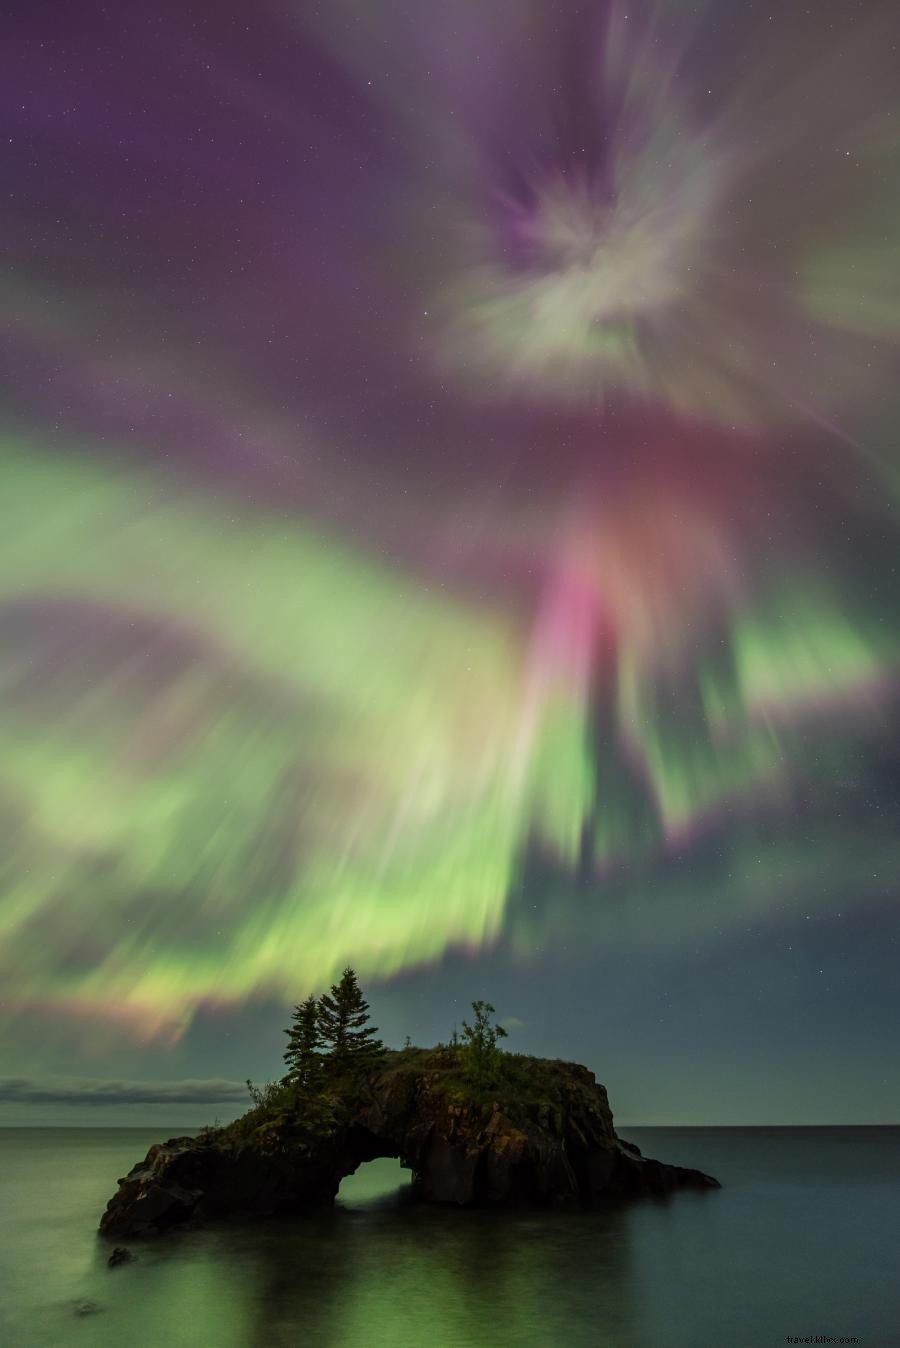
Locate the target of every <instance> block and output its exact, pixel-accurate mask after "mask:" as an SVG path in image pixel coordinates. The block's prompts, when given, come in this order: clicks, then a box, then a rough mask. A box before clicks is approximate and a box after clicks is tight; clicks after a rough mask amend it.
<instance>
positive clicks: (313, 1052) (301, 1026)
mask: <svg viewBox="0 0 900 1348" xmlns="http://www.w3.org/2000/svg"><path fill="white" fill-rule="evenodd" d="M291 1021H292V1024H291V1026H290V1028H289V1029H287V1030H285V1034H286V1035H287V1037H288V1046H287V1048H286V1049H285V1051H284V1061H285V1062H286V1063H287V1068H288V1078H289V1080H291V1081H292V1082H294V1084H295V1085H297V1086H299V1087H301V1089H306V1088H307V1087H310V1086H312V1085H313V1084H314V1083H315V1081H316V1080H317V1078H318V1076H319V1073H320V1071H321V1066H322V1056H321V1053H320V1052H319V1050H320V1049H321V1047H322V1030H321V1028H320V1024H319V1003H318V1000H317V999H316V998H315V997H313V996H312V995H310V996H309V997H307V999H306V1001H305V1002H302V1003H301V1004H300V1005H299V1006H295V1007H294V1014H293V1015H292V1017H291Z"/></svg>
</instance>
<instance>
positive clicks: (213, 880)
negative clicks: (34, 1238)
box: [0, 0, 900, 1124]
mask: <svg viewBox="0 0 900 1348" xmlns="http://www.w3.org/2000/svg"><path fill="white" fill-rule="evenodd" d="M0 15H2V21H0V28H2V45H3V51H4V55H5V61H4V78H3V81H2V84H0V99H2V108H3V125H2V135H0V156H2V178H0V192H2V201H3V211H2V217H0V239H2V259H0V303H2V327H0V331H2V360H0V380H2V388H0V481H2V492H0V512H2V519H0V828H2V838H3V847H2V854H0V868H2V885H0V1077H2V1078H3V1080H2V1081H0V1122H36V1123H48V1122H55V1123H66V1122H72V1123H83V1122H102V1123H116V1122H122V1121H130V1122H144V1121H150V1122H155V1121H160V1122H161V1123H166V1124H168V1123H183V1124H190V1123H197V1124H199V1123H202V1122H206V1121H211V1119H212V1118H213V1117H214V1116H215V1115H218V1116H219V1117H220V1118H222V1119H225V1118H228V1117H231V1116H232V1115H234V1114H235V1113H236V1112H238V1111H239V1110H241V1109H242V1108H243V1106H244V1102H245V1101H246V1089H245V1087H244V1086H243V1085H241V1084H240V1083H242V1082H243V1081H244V1079H245V1078H246V1077H248V1076H250V1077H252V1078H253V1079H254V1080H257V1081H259V1080H265V1079H266V1078H269V1077H273V1076H275V1075H278V1074H280V1071H281V1070H283V1069H282V1066H281V1062H280V1055H281V1050H282V1045H283V1043H284V1040H283V1038H282V1035H281V1028H282V1026H283V1025H285V1024H286V1023H287V1019H288V1016H289V1012H290V1007H291V1005H292V1004H293V1003H295V1002H297V1001H299V1000H301V999H302V998H303V997H305V996H306V994H307V993H309V992H310V991H319V990H321V989H323V988H324V987H326V986H327V985H328V984H329V983H331V982H332V981H333V980H334V979H335V978H336V977H337V976H338V975H339V974H340V971H341V969H342V968H343V967H344V965H345V964H347V963H348V962H349V963H351V964H352V965H353V966H354V967H355V968H356V969H357V970H358V971H359V974H360V977H361V980H362V983H363V986H364V989H365V990H366V992H367V993H368V996H369V999H370V1002H371V1004H372V1008H373V1011H374V1013H375V1019H376V1022H377V1023H378V1024H379V1025H380V1027H381V1029H382V1031H383V1033H384V1037H385V1038H386V1040H387V1041H388V1042H389V1043H392V1044H395V1045H398V1046H399V1045H400V1044H401V1043H402V1042H403V1039H404V1037H405V1035H406V1034H407V1033H409V1034H410V1035H411V1036H412V1038H413V1040H414V1041H416V1042H421V1043H432V1042H434V1041H435V1040H437V1039H446V1038H448V1037H449V1035H450V1033H451V1031H452V1029H453V1026H454V1023H456V1024H459V1023H460V1022H461V1020H462V1018H463V1016H464V1015H465V1014H466V1010H467V1006H468V1003H469V1001H470V1000H471V999H472V998H473V997H487V998H488V999H489V1000H490V1001H492V1002H493V1003H494V1004H495V1005H496V1007H497V1010H498V1012H499V1014H500V1018H501V1019H502V1020H504V1021H505V1023H506V1024H507V1025H508V1027H509V1028H510V1040H509V1046H510V1047H511V1048H514V1049H516V1050H520V1051H526V1052H536V1053H541V1054H547V1055H550V1056H560V1057H564V1058H571V1059H575V1060H580V1061H583V1062H586V1063H587V1064H588V1065H589V1066H590V1067H591V1068H592V1069H593V1070H594V1071H596V1073H597V1075H598V1077H599V1078H600V1079H601V1080H602V1081H604V1082H605V1083H606V1084H607V1086H608V1087H609V1090H610V1096H611V1101H612V1105H613V1109H614V1111H615V1113H616V1118H617V1120H618V1121H620V1122H622V1123H626V1124H627V1123H633V1124H640V1123H647V1124H650V1123H654V1124H665V1123H744V1122H745V1123H769V1122H774V1123H781V1122H783V1123H843V1122H848V1123H850V1122H859V1123H879V1122H892V1121H893V1122H896V1121H897V1120H898V1119H900V1080H898V1074H897V1072H896V1062H897V1049H898V1043H900V1014H898V995H897V964H898V956H900V939H898V938H900V914H898V905H897V888H898V882H897V877H898V871H900V867H898V861H900V829H898V804H900V743H898V735H897V726H898V718H897V706H898V670H900V584H898V573H897V558H898V504H900V453H898V442H900V74H898V71H900V52H898V45H900V44H898V38H900V16H898V13H897V6H896V4H895V0H884V2H883V3H882V2H881V0H868V2H867V3H855V2H854V0H814V3H810V4H809V5H804V4H800V3H794V0H787V2H786V0H769V3H766V4H760V3H758V2H756V3H755V2H754V0H740V2H738V0H714V2H713V0H709V2H708V3H706V4H702V3H690V2H689V0H659V2H658V3H655V4H654V3H652V0H621V3H620V2H619V0H552V3H551V0H442V3H440V4H438V3H434V4H424V3H422V0H324V2H323V3H321V4H320V3H317V2H315V0H293V3H287V2H286V0H257V3H254V4H250V3H243V4H238V3H222V2H221V0H204V3H195V2H193V0H178V2H177V3H175V2H174V0H173V2H172V3H153V4H150V3H147V0H129V2H128V3H127V4H124V3H112V2H110V3H108V4H101V3H96V2H95V0H79V3H77V4H74V5H63V4H61V3H59V0H17V2H16V3H12V4H5V5H2V6H0ZM234 1083H237V1084H234Z"/></svg>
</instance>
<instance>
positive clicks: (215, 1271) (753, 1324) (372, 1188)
mask: <svg viewBox="0 0 900 1348" xmlns="http://www.w3.org/2000/svg"><path fill="white" fill-rule="evenodd" d="M179 1131H180V1130H179V1129H178V1128H177V1127H176V1128H173V1129H171V1130H165V1129H163V1130H160V1129H159V1128H154V1129H153V1130H152V1132H144V1131H142V1130H138V1129H124V1128H123V1129H99V1128H79V1129H36V1128H33V1129H25V1128H21V1129H19V1128H7V1129H0V1345H2V1348H75V1346H76V1345H84V1348H107V1346H108V1348H122V1346H123V1345H124V1346H125V1348H206V1346H207V1345H208V1346H209V1348H245V1345H250V1346H251V1348H295V1345H296V1346H299V1345H303V1348H350V1346H351V1345H352V1348H423V1346H424V1348H556V1346H557V1345H559V1348H598V1346H601V1345H611V1348H713V1346H714V1345H723V1346H724V1345H728V1348H757V1346H758V1348H768V1345H776V1344H784V1343H786V1342H787V1336H788V1335H798V1336H801V1335H810V1336H815V1335H826V1336H832V1335H833V1336H834V1342H839V1341H840V1340H841V1336H844V1338H847V1339H849V1338H850V1336H855V1337H856V1340H858V1342H859V1344H860V1345H863V1348H888V1346H890V1348H896V1345H898V1344H900V1292H898V1287H900V1282H898V1275H900V1129H898V1128H784V1129H780V1128H754V1129H735V1128H725V1129H699V1128H671V1129H641V1128H633V1129H623V1130H622V1133H623V1136H624V1137H626V1138H628V1139H629V1140H631V1141H634V1142H636V1143H637V1144H638V1146H640V1147H641V1148H642V1150H644V1151H645V1152H646V1153H648V1154H650V1155H653V1156H658V1157H659V1158H660V1159H661V1160H665V1161H672V1162H680V1163H682V1164H686V1165H695V1166H698V1167H700V1168H701V1169H704V1170H707V1171H709V1172H710V1173H711V1174H714V1175H716V1176H717V1177H718V1178H719V1179H720V1180H721V1181H722V1184H723V1185H724V1187H723V1189H722V1190H721V1191H719V1192H712V1193H683V1194H678V1195H676V1196H674V1197H673V1198H672V1199H670V1200H667V1201H658V1200H648V1201H642V1202H638V1203H636V1204H633V1205H631V1206H629V1207H623V1208H616V1209H614V1210H611V1211H607V1212H599V1213H568V1214H558V1213H557V1214H554V1213H551V1214H549V1215H546V1216H544V1215H536V1214H534V1213H514V1214H508V1213H507V1214H503V1213H493V1212H488V1213H480V1212H464V1211H458V1210H446V1209H434V1208H423V1207H418V1206H416V1205H413V1204H411V1203H410V1202H409V1201H408V1193H404V1191H403V1190H402V1189H400V1190H399V1191H398V1186H399V1185H401V1184H402V1183H403V1180H404V1179H405V1178H406V1173H405V1172H403V1171H401V1170H400V1168H399V1166H398V1165H397V1163H396V1162H387V1161H378V1162H373V1163H372V1165H370V1166H366V1167H363V1168H362V1169H361V1170H360V1171H359V1172H358V1173H357V1175H355V1176H353V1177H352V1178H351V1179H349V1180H347V1181H345V1183H344V1185H343V1186H342V1189H341V1196H340V1198H341V1201H340V1206H339V1207H338V1208H336V1209H335V1210H334V1211H333V1212H327V1213H321V1214H316V1215H314V1216H309V1217H305V1218H302V1219H296V1220H281V1221H274V1222H268V1223H266V1222H261V1223H239V1224H234V1225H228V1226H223V1227H219V1228H216V1229H209V1230H205V1231H192V1232H187V1233H184V1234H180V1235H173V1236H170V1237H168V1238H164V1239H161V1240H158V1241H155V1242H151V1243H143V1244H142V1243H140V1242H137V1241H135V1242H132V1243H131V1244H132V1248H133V1250H134V1251H135V1253H137V1254H138V1256H139V1259H138V1261H137V1262H135V1263H133V1264H129V1265H126V1266H123V1267H120V1268H117V1269H109V1268H107V1267H106V1258H107V1255H108V1253H109V1246H108V1245H106V1244H105V1243H102V1242H100V1241H99V1240H98V1239H97V1237H96V1235H95V1228H96V1225H97V1221H98V1218H99V1216H100V1212H101V1211H102V1209H103V1206H104V1204H105V1202H106V1199H107V1198H108V1197H109V1196H110V1194H111V1193H112V1191H113V1189H114V1188H115V1181H116V1178H117V1176H119V1175H122V1174H124V1173H125V1171H126V1170H127V1169H129V1168H130V1167H131V1165H132V1164H133V1163H134V1162H135V1161H137V1160H138V1159H139V1158H141V1157H142V1156H143V1155H144V1153H145V1152H146V1149H147V1147H148V1146H149V1145H150V1143H151V1142H154V1141H159V1140H160V1139H162V1138H164V1137H167V1136H172V1135H174V1134H177V1133H178V1132H179Z"/></svg>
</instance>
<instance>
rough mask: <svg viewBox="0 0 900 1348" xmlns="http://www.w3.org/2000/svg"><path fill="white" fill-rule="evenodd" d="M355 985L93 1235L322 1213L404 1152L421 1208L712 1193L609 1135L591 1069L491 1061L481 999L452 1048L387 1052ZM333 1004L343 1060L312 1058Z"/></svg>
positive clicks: (147, 1170) (149, 1168) (491, 1038)
mask: <svg viewBox="0 0 900 1348" xmlns="http://www.w3.org/2000/svg"><path fill="white" fill-rule="evenodd" d="M355 977H356V976H355V974H353V971H352V970H347V971H346V972H345V975H344V980H343V981H342V984H340V985H337V986H336V987H334V988H332V998H327V997H325V998H322V999H321V1004H320V1003H315V999H312V998H311V999H309V1000H308V1001H307V1002H306V1003H304V1005H303V1006H302V1007H298V1008H297V1011H296V1013H295V1025H294V1028H293V1029H292V1030H291V1031H289V1032H288V1033H289V1036H290V1047H289V1049H288V1052H287V1053H286V1055H285V1057H286V1059H287V1060H288V1064H289V1066H291V1067H292V1071H291V1072H289V1074H288V1076H287V1077H285V1078H284V1079H283V1080H282V1081H281V1082H278V1083H275V1084H274V1085H270V1086H269V1087H267V1088H265V1089H264V1090H255V1089H253V1095H254V1106H253V1108H252V1109H251V1110H249V1111H248V1113H247V1114H245V1115H244V1116H243V1117H242V1118H240V1119H237V1120H236V1121H235V1122H234V1123H232V1124H229V1125H227V1126H225V1127H223V1128H215V1129H212V1128H209V1129H204V1130H203V1131H202V1132H201V1133H200V1134H199V1135H198V1136H197V1137H177V1138H172V1139H170V1140H169V1141H167V1142H163V1143H160V1144H158V1145H156V1146H153V1147H151V1148H150V1151H149V1152H148V1153H147V1156H146V1157H145V1159H144V1160H143V1161H141V1162H139V1163H138V1164H137V1165H136V1166H135V1167H134V1168H133V1169H132V1170H131V1171H130V1172H129V1173H128V1175H126V1176H125V1177H124V1178H123V1179H121V1180H120V1181H119V1188H118V1192H117V1193H116V1194H115V1195H114V1197H113V1198H112V1199H111V1200H110V1202H109V1203H108V1205H107V1208H106V1211H105V1212H104V1214H103V1216H102V1218H101V1221H100V1231H101V1232H102V1233H103V1234H104V1235H108V1236H114V1237H117V1238H119V1237H125V1236H141V1235H151V1234H156V1233H159V1232H162V1231H166V1230H170V1229H171V1228H173V1227H177V1226H179V1225H183V1224H184V1223H187V1222H197V1221H200V1220H210V1219H217V1218H222V1217H226V1216H230V1215H238V1214H241V1215H248V1216H249V1215H258V1216H263V1215H269V1214H275V1213H299V1212H303V1211H306V1210H309V1209H313V1208H321V1207H326V1206H330V1205H331V1204H332V1203H333V1202H334V1199H335V1196H336V1194H337V1192H338V1189H339V1187H340V1184H341V1181H342V1180H343V1179H344V1178H345V1177H346V1176H347V1175H350V1174H352V1173H353V1172H354V1171H355V1170H356V1169H357V1167H358V1166H360V1165H361V1164H363V1163H364V1162H366V1161H371V1160H375V1159H376V1158H378V1157H396V1158H399V1160H400V1162H401V1164H402V1165H403V1166H405V1167H408V1168H409V1169H410V1170H411V1171H412V1173H413V1184H414V1191H415V1193H416V1194H417V1195H418V1196H419V1197H420V1198H421V1199H422V1200H423V1201H425V1202H428V1203H450V1204H457V1205H461V1206H485V1205H488V1206H500V1207H503V1206H508V1207H513V1206H522V1205H535V1206H543V1207H548V1206H559V1205H566V1204H569V1205H582V1206H586V1207H590V1206H596V1205H598V1204H602V1203H606V1202H609V1201H613V1200H616V1199H619V1198H626V1197H632V1196H637V1195H642V1194H665V1193H669V1192H671V1191H672V1190H674V1189H679V1188H683V1187H692V1188H701V1189H712V1188H718V1187H719V1186H718V1182H717V1181H716V1180H715V1179H713V1178H711V1176H709V1175H705V1174H703V1173H702V1172H701V1171H699V1170H689V1169H684V1168H682V1167H680V1166H672V1165H665V1164H663V1163H662V1162H660V1161H655V1160H651V1159H649V1158H647V1157H644V1156H642V1155H641V1153H640V1151H639V1150H638V1148H637V1147H635V1146H633V1145H631V1144H630V1143H628V1142H624V1141H622V1140H621V1139H620V1138H618V1137H617V1135H616V1131H615V1129H614V1127H613V1118H612V1113H611V1111H610V1107H609V1101H608V1099H607V1094H606V1089H605V1088H604V1087H603V1086H602V1085H600V1084H599V1083H598V1082H597V1081H596V1080H595V1078H594V1075H593V1073H592V1072H590V1071H588V1069H587V1068H586V1067H581V1066H579V1065H577V1064H575V1063H565V1062H560V1061H556V1060H548V1059H542V1058H533V1057H527V1056H524V1055H520V1054H511V1053H502V1052H501V1051H500V1049H499V1047H498V1045H497V1039H498V1038H499V1037H500V1036H501V1035H502V1034H503V1031H502V1029H501V1027H500V1026H495V1025H492V1024H491V1023H490V1019H489V1015H490V1013H491V1012H492V1011H493V1008H492V1007H490V1006H489V1005H488V1004H487V1003H484V1002H476V1003H473V1008H474V1010H475V1025H474V1027H470V1026H468V1025H464V1033H463V1037H462V1039H461V1040H459V1041H456V1042H451V1043H450V1044H448V1045H439V1046H438V1047H437V1048H433V1049H423V1048H417V1047H413V1046H411V1045H410V1046H408V1047H407V1048H405V1049H402V1050H390V1049H385V1048H383V1046H381V1045H380V1044H378V1043H377V1042H376V1041H374V1040H373V1038H372V1034H373V1033H374V1032H373V1031H372V1030H370V1029H362V1028H361V1026H362V1024H363V1023H364V1021H365V1019H366V1018H367V1007H366V1005H365V1003H364V1002H362V999H361V994H360V993H359V989H358V987H356V984H355ZM348 981H349V987H348V986H347V984H348ZM342 989H343V993H342V991H341V990H342ZM335 996H336V997H337V1002H335ZM341 996H343V997H344V999H345V1001H347V1002H348V1004H349V1002H353V1001H356V1005H357V1010H356V1012H355V1015H356V1016H357V1018H358V1019H357V1023H356V1025H355V1026H354V1025H353V1023H352V1021H351V1020H350V1018H349V1017H348V1018H347V1025H345V1027H344V1029H345V1030H347V1029H348V1027H349V1034H350V1035H353V1034H356V1035H358V1036H359V1037H358V1038H357V1039H356V1041H355V1048H354V1049H353V1050H351V1051H347V1049H346V1044H344V1045H342V1044H341V1039H340V1037H339V1040H338V1051H337V1052H336V1053H334V1052H332V1054H330V1055H322V1054H321V1052H320V1049H321V1038H319V1040H318V1042H317V1036H320V1035H321V1033H322V1028H321V1026H320V1025H319V1017H320V1016H321V1014H322V1011H323V1009H324V1013H325V1017H326V1021H325V1024H326V1029H327V1024H328V1023H327V1016H328V1014H329V1012H328V1006H327V1003H328V1002H329V1001H331V1002H332V1005H335V1004H336V1005H338V1007H339V1006H340V997H341ZM314 1003H315V1004H314ZM322 1004H325V1005H324V1007H323V1005H322ZM360 1004H361V1005H362V1007H363V1008H364V1010H363V1011H360V1010H359V1005H360ZM304 1015H305V1017H306V1020H305V1022H304V1019H303V1017H304ZM304 1024H305V1028H304ZM310 1029H312V1031H313V1033H312V1034H311V1035H310V1034H309V1033H307V1032H308V1031H309V1030H310ZM332 1029H333V1026H332ZM454 1039H455V1036H454ZM347 1042H353V1041H352V1040H348V1041H347Z"/></svg>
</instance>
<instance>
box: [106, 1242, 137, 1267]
mask: <svg viewBox="0 0 900 1348" xmlns="http://www.w3.org/2000/svg"><path fill="white" fill-rule="evenodd" d="M135 1258H136V1256H135V1255H133V1254H132V1253H131V1251H130V1250H126V1248H125V1246H124V1245H117V1246H116V1248H115V1249H114V1250H113V1252H112V1254H111V1255H110V1256H109V1258H108V1259H107V1261H106V1262H107V1265H108V1266H109V1268H118V1267H119V1265H120V1264H131V1263H133V1262H134V1260H135Z"/></svg>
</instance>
